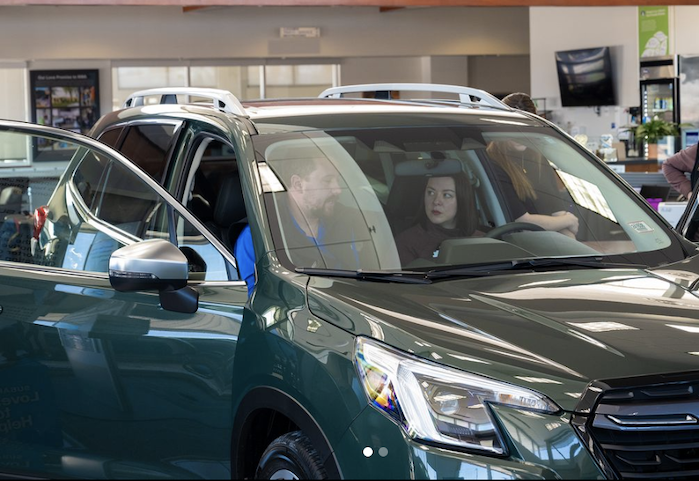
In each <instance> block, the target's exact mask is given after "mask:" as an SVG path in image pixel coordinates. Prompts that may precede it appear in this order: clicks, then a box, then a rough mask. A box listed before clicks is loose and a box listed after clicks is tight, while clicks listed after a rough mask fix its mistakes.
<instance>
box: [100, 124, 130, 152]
mask: <svg viewBox="0 0 699 481" xmlns="http://www.w3.org/2000/svg"><path fill="white" fill-rule="evenodd" d="M123 130H124V129H123V128H122V127H117V128H115V129H110V130H107V131H106V132H104V133H103V134H102V135H100V136H99V138H98V139H97V140H99V141H100V142H102V143H104V144H107V145H108V146H110V147H116V146H117V142H118V141H119V137H120V136H121V132H122V131H123Z"/></svg>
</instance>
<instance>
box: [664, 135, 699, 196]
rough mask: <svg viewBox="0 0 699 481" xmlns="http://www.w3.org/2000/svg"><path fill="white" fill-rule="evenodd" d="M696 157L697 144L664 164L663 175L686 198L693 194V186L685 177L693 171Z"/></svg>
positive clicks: (678, 153) (669, 158)
mask: <svg viewBox="0 0 699 481" xmlns="http://www.w3.org/2000/svg"><path fill="white" fill-rule="evenodd" d="M696 156H697V145H696V144H695V145H692V146H691V147H688V148H686V149H684V150H680V151H679V152H677V153H676V154H675V155H673V156H671V157H668V158H667V159H665V161H664V162H663V174H664V175H665V178H666V179H667V181H668V182H669V183H670V185H671V186H672V187H673V188H674V189H675V190H676V191H677V192H679V193H680V194H682V195H683V196H685V197H689V194H690V193H691V192H692V184H691V183H690V181H689V179H688V178H687V176H686V175H685V172H691V171H692V169H693V168H694V161H695V159H696Z"/></svg>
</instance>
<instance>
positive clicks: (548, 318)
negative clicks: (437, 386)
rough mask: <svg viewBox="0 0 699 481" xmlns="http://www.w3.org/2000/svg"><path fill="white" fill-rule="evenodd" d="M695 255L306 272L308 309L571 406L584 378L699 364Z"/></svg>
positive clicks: (345, 326) (674, 369)
mask: <svg viewBox="0 0 699 481" xmlns="http://www.w3.org/2000/svg"><path fill="white" fill-rule="evenodd" d="M698 273H699V259H696V258H694V259H690V260H688V261H683V262H681V263H677V264H675V265H672V266H670V267H664V268H662V269H656V270H650V271H646V270H640V269H638V270H637V269H600V270H595V269H585V270H566V271H556V272H544V273H520V274H503V275H498V276H493V277H479V278H471V279H458V280H447V281H440V282H435V283H432V284H427V285H414V284H398V283H383V282H371V281H362V280H355V279H330V278H326V277H313V278H311V280H310V282H309V289H308V301H309V305H310V307H311V310H312V311H313V312H314V314H316V315H318V316H319V317H321V318H323V319H325V320H326V321H328V322H331V323H333V324H335V325H337V326H339V327H341V328H343V329H346V330H348V331H350V332H352V333H353V334H356V335H363V336H368V337H372V338H375V339H379V340H381V341H383V342H385V343H387V344H389V345H392V346H394V347H396V348H398V349H401V350H403V351H407V352H411V353H414V354H415V355H417V356H420V357H423V358H425V359H429V360H430V361H433V362H438V363H441V364H446V365H450V366H453V367H456V368H459V369H462V370H465V371H469V372H473V373H477V374H482V375H485V376H489V377H493V378H496V379H499V380H502V381H507V382H510V383H514V384H517V385H520V386H524V387H527V388H530V389H533V390H536V391H539V392H543V393H545V394H547V395H548V396H550V397H551V398H552V399H554V400H555V401H556V402H558V403H559V404H560V405H561V406H562V407H563V408H564V409H567V410H572V409H573V408H574V407H575V405H576V403H577V401H578V397H579V395H580V393H582V392H583V390H584V389H585V386H586V385H587V384H588V383H589V382H590V381H592V380H604V379H613V378H625V377H633V376H640V375H649V374H658V373H669V372H679V371H690V370H699V297H697V295H696V292H695V291H693V290H692V289H693V287H692V286H693V284H694V283H696V282H697V280H698V279H699V274H698Z"/></svg>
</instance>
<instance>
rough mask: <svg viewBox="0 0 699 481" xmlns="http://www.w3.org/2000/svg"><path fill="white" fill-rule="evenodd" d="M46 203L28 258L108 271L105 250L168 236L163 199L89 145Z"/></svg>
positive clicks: (78, 267) (70, 266) (109, 251)
mask: <svg viewBox="0 0 699 481" xmlns="http://www.w3.org/2000/svg"><path fill="white" fill-rule="evenodd" d="M57 192H59V193H61V192H63V194H62V195H54V196H53V197H52V199H51V202H50V204H49V205H48V206H47V212H48V214H47V218H46V220H45V222H44V224H43V225H42V226H41V230H40V232H39V234H38V236H36V237H35V240H34V241H32V243H33V244H34V245H33V247H32V249H33V251H34V257H33V259H34V260H33V262H34V263H38V264H42V265H49V266H54V267H63V268H66V269H74V270H80V271H90V272H108V270H109V257H110V256H111V254H112V253H113V252H114V251H115V250H117V249H119V248H120V247H123V246H125V245H127V244H129V243H133V242H138V241H139V240H141V239H143V240H145V239H152V238H160V239H169V233H168V220H167V219H168V217H167V204H166V202H165V201H164V199H162V198H161V197H160V196H159V195H158V194H157V193H156V192H155V191H154V190H153V189H152V188H151V187H150V186H149V185H148V184H146V183H145V182H144V181H143V180H142V179H140V178H139V177H138V175H137V174H135V173H134V172H132V171H130V170H129V169H127V168H126V167H124V166H123V165H121V164H119V163H118V162H117V161H114V160H111V159H107V158H105V157H103V156H101V155H99V154H97V153H96V152H94V151H88V152H87V153H85V154H84V156H83V158H82V161H81V163H80V165H79V166H78V168H77V169H76V170H75V171H74V173H73V175H72V177H71V179H70V180H69V181H68V182H67V183H66V185H65V186H64V187H63V189H62V190H60V189H59V190H58V191H57Z"/></svg>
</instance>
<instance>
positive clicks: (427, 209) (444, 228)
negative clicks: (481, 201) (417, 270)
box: [396, 173, 484, 266]
mask: <svg viewBox="0 0 699 481" xmlns="http://www.w3.org/2000/svg"><path fill="white" fill-rule="evenodd" d="M483 235H484V233H483V232H481V231H479V230H478V215H477V213H476V199H475V196H474V193H473V189H472V188H471V183H470V181H469V179H468V177H467V176H466V175H465V174H463V173H460V174H454V175H449V176H443V177H430V178H429V179H428V181H427V185H426V186H425V191H424V193H423V200H422V206H421V209H420V211H419V213H418V222H417V223H416V224H415V225H413V226H412V227H410V228H408V229H406V230H405V231H403V232H401V233H400V234H399V235H398V236H397V237H396V246H397V248H398V255H399V256H400V260H401V264H402V265H403V266H405V265H407V264H409V263H410V262H412V261H414V260H415V259H433V258H435V257H437V256H438V255H439V246H440V244H441V243H442V242H443V241H444V240H446V239H453V238H458V237H476V236H478V237H481V236H483Z"/></svg>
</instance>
